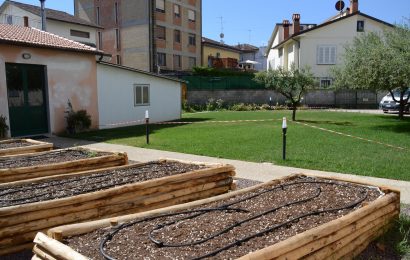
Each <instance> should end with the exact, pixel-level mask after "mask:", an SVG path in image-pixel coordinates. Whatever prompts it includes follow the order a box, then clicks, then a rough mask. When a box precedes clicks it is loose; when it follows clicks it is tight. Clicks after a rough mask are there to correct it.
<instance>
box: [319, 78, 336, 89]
mask: <svg viewBox="0 0 410 260" xmlns="http://www.w3.org/2000/svg"><path fill="white" fill-rule="evenodd" d="M332 83H333V79H332V78H326V77H325V78H320V88H328V87H330V86H331V85H332Z"/></svg>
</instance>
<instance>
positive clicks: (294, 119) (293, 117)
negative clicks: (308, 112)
mask: <svg viewBox="0 0 410 260" xmlns="http://www.w3.org/2000/svg"><path fill="white" fill-rule="evenodd" d="M297 108H298V107H297V106H296V105H295V104H293V112H292V121H296V109H297Z"/></svg>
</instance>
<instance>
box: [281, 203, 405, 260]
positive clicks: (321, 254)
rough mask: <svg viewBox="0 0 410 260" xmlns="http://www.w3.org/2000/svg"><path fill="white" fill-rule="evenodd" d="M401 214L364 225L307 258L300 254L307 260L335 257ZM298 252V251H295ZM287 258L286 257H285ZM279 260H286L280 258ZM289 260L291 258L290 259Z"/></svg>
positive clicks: (380, 218)
mask: <svg viewBox="0 0 410 260" xmlns="http://www.w3.org/2000/svg"><path fill="white" fill-rule="evenodd" d="M398 214H399V212H398V211H397V210H395V211H393V212H390V213H388V214H387V215H384V216H382V217H379V218H376V219H375V220H373V221H371V222H369V223H367V225H364V226H363V225H362V226H361V227H360V228H358V229H357V230H355V231H353V232H352V233H350V234H344V235H345V236H344V237H342V238H340V239H338V240H336V241H334V242H333V243H331V244H328V245H326V246H325V247H323V248H321V249H320V250H318V251H316V252H314V253H313V254H312V255H310V256H307V257H306V255H307V254H306V253H304V254H300V255H301V256H302V257H304V258H305V259H306V260H320V259H327V257H329V256H330V255H333V254H334V253H335V252H336V251H338V250H340V249H341V248H342V247H345V246H346V245H349V244H350V243H352V241H354V240H355V239H356V238H357V237H360V236H362V235H363V234H364V233H366V232H371V231H374V230H378V229H379V228H380V227H383V226H385V225H386V224H388V223H390V222H391V221H392V220H393V219H394V218H395V217H397V216H398ZM295 251H297V250H295ZM284 257H286V256H284ZM279 259H285V258H282V257H280V258H279ZM288 259H289V258H288Z"/></svg>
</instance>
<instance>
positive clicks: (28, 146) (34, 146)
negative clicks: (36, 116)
mask: <svg viewBox="0 0 410 260" xmlns="http://www.w3.org/2000/svg"><path fill="white" fill-rule="evenodd" d="M50 150H53V144H51V143H46V142H40V141H36V140H32V139H9V140H3V141H0V156H9V155H16V154H26V153H37V152H44V151H50Z"/></svg>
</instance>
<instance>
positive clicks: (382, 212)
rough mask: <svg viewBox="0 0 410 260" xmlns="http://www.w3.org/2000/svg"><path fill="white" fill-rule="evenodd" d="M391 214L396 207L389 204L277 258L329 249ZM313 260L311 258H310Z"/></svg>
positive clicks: (294, 256) (288, 257)
mask: <svg viewBox="0 0 410 260" xmlns="http://www.w3.org/2000/svg"><path fill="white" fill-rule="evenodd" d="M392 212H394V213H395V212H397V207H396V205H395V204H393V203H391V204H389V205H387V206H385V207H383V208H381V209H379V210H377V211H374V212H372V213H370V214H369V215H367V216H365V217H363V218H360V219H358V220H357V221H355V222H353V223H351V224H349V225H347V226H345V227H343V228H341V229H339V230H337V231H335V232H333V233H331V234H329V235H327V236H322V237H319V236H318V238H317V239H316V240H314V241H313V242H311V243H308V244H306V245H304V246H301V247H299V248H297V249H294V250H292V251H290V252H288V253H286V254H283V255H281V256H279V257H278V259H298V258H301V257H303V256H306V255H308V254H310V253H312V252H315V251H317V250H319V249H321V248H330V247H332V246H329V245H330V244H332V243H334V242H335V241H336V242H335V243H337V244H339V242H340V240H341V239H343V238H344V237H346V236H348V235H351V234H354V233H356V232H358V230H360V229H362V228H363V227H366V226H367V225H368V224H369V223H373V221H378V220H380V219H382V218H383V219H384V218H386V216H387V217H389V218H393V217H391V216H390V215H391V214H392ZM312 259H313V258H312ZM315 259H324V257H321V256H320V254H319V258H315Z"/></svg>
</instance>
